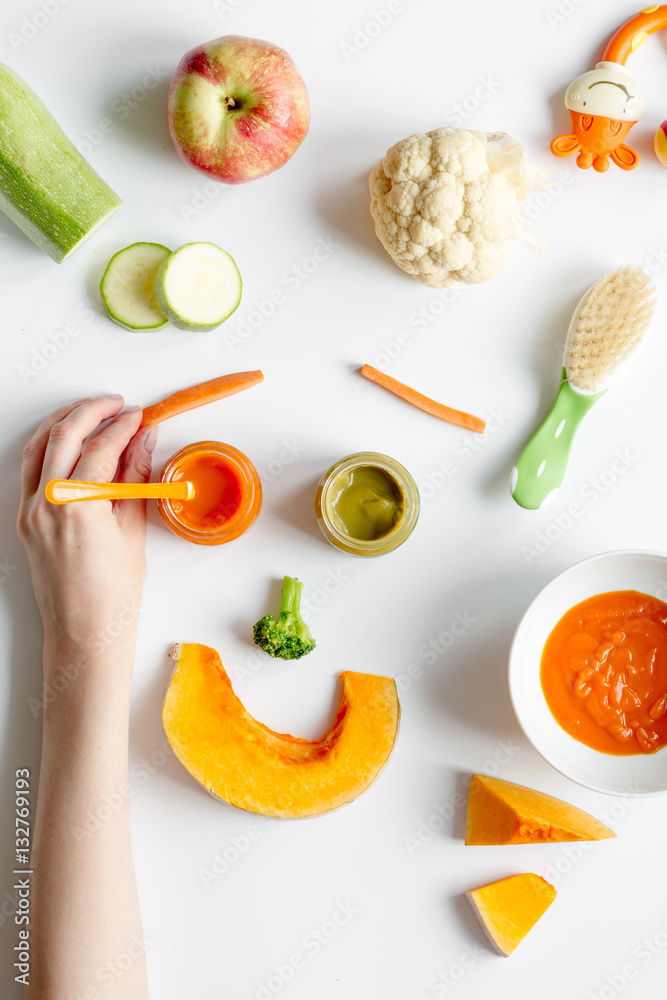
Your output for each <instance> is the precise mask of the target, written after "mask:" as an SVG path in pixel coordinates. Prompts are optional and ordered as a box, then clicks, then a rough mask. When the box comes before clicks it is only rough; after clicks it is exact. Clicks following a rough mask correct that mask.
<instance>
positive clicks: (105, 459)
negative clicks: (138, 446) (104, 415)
mask: <svg viewBox="0 0 667 1000" xmlns="http://www.w3.org/2000/svg"><path fill="white" fill-rule="evenodd" d="M141 416H142V411H141V409H140V407H138V406H133V407H131V408H130V409H128V410H125V411H124V412H123V413H120V414H119V415H118V416H117V417H116V418H115V419H114V420H112V421H111V423H110V424H109V425H108V426H107V427H105V428H104V429H103V430H101V431H100V432H99V433H98V434H96V435H95V437H93V438H91V440H90V441H89V442H88V444H87V445H86V447H85V450H84V452H83V454H82V455H81V458H80V459H79V461H78V462H77V463H76V465H75V467H74V469H73V471H72V476H71V478H72V479H81V480H83V481H84V482H87V483H109V482H111V481H112V480H113V478H114V476H115V475H116V469H117V468H118V462H119V460H120V456H121V455H122V454H123V452H124V450H125V448H126V447H127V445H128V444H129V442H130V441H131V440H132V438H133V437H134V435H135V433H136V431H137V429H138V427H139V424H140V423H141Z"/></svg>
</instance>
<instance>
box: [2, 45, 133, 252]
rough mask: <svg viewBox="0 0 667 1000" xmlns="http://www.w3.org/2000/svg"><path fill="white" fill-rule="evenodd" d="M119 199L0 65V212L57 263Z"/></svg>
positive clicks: (31, 95)
mask: <svg viewBox="0 0 667 1000" xmlns="http://www.w3.org/2000/svg"><path fill="white" fill-rule="evenodd" d="M120 203H121V200H120V198H119V197H118V195H117V194H115V192H114V191H112V190H111V188H110V187H109V186H108V184H105V183H104V181H103V180H102V178H101V177H100V176H99V174H97V173H96V172H95V171H94V170H93V168H92V167H91V166H90V164H89V163H88V162H87V161H86V160H85V159H84V158H83V156H82V155H81V153H80V152H79V151H78V149H76V147H75V146H74V145H73V144H72V143H71V142H70V140H69V139H68V138H67V136H66V135H65V133H64V132H63V130H62V129H61V128H60V125H58V122H57V121H56V120H55V118H54V117H53V115H52V114H51V113H50V112H49V111H48V110H47V109H46V108H45V107H44V105H43V104H42V102H41V101H40V99H39V97H37V95H36V94H35V92H34V91H33V90H31V88H30V87H29V86H28V85H27V83H25V82H24V81H23V80H22V79H21V77H20V76H18V74H17V73H15V72H14V71H13V70H12V69H10V68H9V66H5V65H4V64H3V63H0V210H2V211H3V212H4V213H5V215H7V216H8V217H9V218H10V219H11V220H12V222H15V223H16V225H17V226H18V227H19V228H20V229H22V230H23V232H24V233H25V234H26V236H29V237H30V239H31V240H32V241H33V243H36V244H37V246H38V247H39V248H40V249H41V250H44V252H45V253H47V254H48V255H49V257H51V258H52V259H53V260H55V261H57V262H58V263H60V262H61V261H62V260H65V258H66V257H69V255H70V254H71V253H72V252H73V251H74V250H76V248H77V247H78V246H79V244H80V243H83V241H84V240H85V239H87V238H88V236H90V234H91V233H92V232H94V231H95V230H96V229H97V227H98V226H100V225H101V224H102V223H103V222H104V220H105V219H106V218H107V217H108V216H109V215H111V213H112V212H113V211H114V210H115V209H116V208H118V206H119V205H120Z"/></svg>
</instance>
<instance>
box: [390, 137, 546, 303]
mask: <svg viewBox="0 0 667 1000" xmlns="http://www.w3.org/2000/svg"><path fill="white" fill-rule="evenodd" d="M548 183H549V174H548V172H547V171H546V170H544V169H543V168H542V167H540V166H538V165H537V164H536V163H532V162H531V160H529V159H528V156H527V155H526V152H525V150H524V148H523V146H521V145H520V144H519V143H518V142H516V140H515V139H512V137H511V136H509V135H507V134H506V133H505V132H486V133H485V132H471V131H469V130H468V129H458V128H449V127H445V128H437V129H434V131H433V132H427V133H426V135H422V134H417V135H411V136H408V137H407V138H406V139H401V141H400V142H397V143H396V144H395V145H394V146H392V147H391V149H389V150H388V151H387V154H386V156H385V157H384V158H383V159H382V160H381V161H380V162H379V163H378V165H377V166H376V167H375V168H374V169H373V171H372V172H371V175H370V189H371V215H372V216H373V219H374V220H375V232H376V233H377V236H378V239H379V240H380V242H381V243H382V245H383V246H384V248H385V250H386V251H387V253H388V254H389V255H390V257H391V258H392V260H393V261H394V262H395V263H396V264H398V266H399V267H400V268H402V269H403V270H404V271H407V273H408V274H412V275H414V276H415V278H418V280H419V281H421V282H423V283H424V284H425V285H429V286H430V287H431V288H445V287H446V286H447V285H450V284H452V282H454V281H463V282H465V283H466V284H475V283H477V282H480V281H487V280H488V278H492V277H493V276H494V275H495V274H498V272H499V271H500V270H501V269H502V268H503V267H504V266H505V264H506V263H507V261H508V260H509V256H510V253H511V250H512V243H513V241H514V240H522V241H523V242H524V244H525V245H526V246H528V248H529V249H531V250H533V251H535V252H538V253H543V252H544V251H545V249H546V247H545V246H544V244H543V243H542V241H541V237H540V236H539V234H538V233H536V232H535V231H534V230H532V229H531V228H530V227H529V226H528V225H527V222H526V219H525V216H524V214H523V211H522V209H521V205H520V202H522V201H523V200H524V199H525V198H527V197H528V196H529V195H530V194H532V193H533V192H534V191H539V190H541V189H542V188H544V187H545V186H546V185H547V184H548Z"/></svg>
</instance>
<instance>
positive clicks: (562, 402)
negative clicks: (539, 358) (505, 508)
mask: <svg viewBox="0 0 667 1000" xmlns="http://www.w3.org/2000/svg"><path fill="white" fill-rule="evenodd" d="M606 391H607V390H606V389H603V390H602V391H601V392H596V393H594V394H593V395H584V394H583V393H580V392H576V391H575V390H574V389H573V388H572V386H571V385H570V383H569V382H568V380H567V376H566V374H565V369H564V368H563V370H562V372H561V381H560V386H559V389H558V394H557V396H556V399H555V400H554V405H553V406H552V407H551V409H550V410H549V413H548V415H547V418H546V420H545V421H544V423H543V424H542V426H541V427H540V429H539V430H538V431H537V433H536V434H535V435H534V436H533V437H532V438H531V439H530V441H529V442H528V444H527V445H526V447H525V448H524V449H523V451H522V452H521V455H520V456H519V460H518V461H517V463H516V465H515V467H514V468H513V469H512V476H511V480H510V483H511V489H512V496H513V498H514V499H515V500H516V502H517V503H518V504H519V506H520V507H526V508H527V509H528V510H537V508H538V507H541V506H542V504H543V503H544V502H545V501H546V500H547V498H549V499H551V498H552V497H553V494H554V493H556V491H557V490H558V489H560V486H561V483H562V482H563V478H564V476H565V470H566V468H567V462H568V459H569V457H570V452H571V451H572V444H573V442H574V436H575V434H576V433H577V430H578V428H579V425H580V424H581V421H582V420H583V419H584V417H585V416H586V414H587V413H588V411H589V410H590V408H591V407H592V406H593V404H594V403H596V402H597V401H598V399H599V398H600V396H603V395H604V394H605V392H606Z"/></svg>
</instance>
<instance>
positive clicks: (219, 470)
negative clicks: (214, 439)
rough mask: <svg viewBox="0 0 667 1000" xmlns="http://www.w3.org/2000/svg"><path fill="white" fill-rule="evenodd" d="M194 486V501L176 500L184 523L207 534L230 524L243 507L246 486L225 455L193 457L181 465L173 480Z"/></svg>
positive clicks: (180, 517)
mask: <svg viewBox="0 0 667 1000" xmlns="http://www.w3.org/2000/svg"><path fill="white" fill-rule="evenodd" d="M183 479H185V480H186V481H187V482H190V483H192V485H193V487H194V495H193V497H192V499H191V500H172V502H171V507H172V510H173V511H174V513H175V514H176V515H177V517H178V519H179V520H180V521H183V522H184V523H185V524H189V525H191V526H192V527H193V528H199V529H203V530H204V531H210V530H215V529H216V528H219V527H221V525H223V524H224V523H225V521H229V520H230V519H231V518H232V517H233V516H234V514H236V513H237V511H238V509H239V507H240V506H241V500H242V496H243V483H242V482H241V480H240V479H239V474H238V471H237V469H236V467H235V466H234V465H233V464H232V463H231V462H229V460H228V459H226V458H223V457H222V456H221V455H213V454H209V455H206V454H202V455H190V456H188V457H187V458H184V459H183V461H182V462H180V463H179V466H178V470H177V471H176V473H175V474H174V475H173V476H172V480H174V481H179V480H183Z"/></svg>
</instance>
